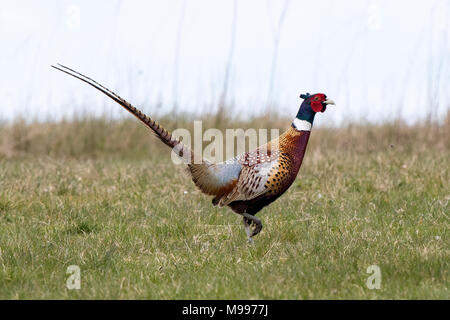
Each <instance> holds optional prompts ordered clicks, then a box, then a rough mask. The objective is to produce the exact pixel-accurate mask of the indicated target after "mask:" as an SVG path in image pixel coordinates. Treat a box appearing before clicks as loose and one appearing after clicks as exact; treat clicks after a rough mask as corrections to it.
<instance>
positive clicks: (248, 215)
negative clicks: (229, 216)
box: [242, 212, 263, 238]
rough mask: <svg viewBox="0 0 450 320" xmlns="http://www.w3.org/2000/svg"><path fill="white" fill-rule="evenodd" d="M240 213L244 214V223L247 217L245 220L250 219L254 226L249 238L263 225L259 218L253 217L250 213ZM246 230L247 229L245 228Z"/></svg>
mask: <svg viewBox="0 0 450 320" xmlns="http://www.w3.org/2000/svg"><path fill="white" fill-rule="evenodd" d="M242 215H243V216H244V223H245V219H247V221H248V220H250V221H251V222H252V223H253V224H254V225H255V228H254V229H253V231H252V233H251V235H250V238H253V237H254V236H256V235H257V234H258V233H259V232H260V231H261V229H262V227H263V225H262V223H261V220H259V219H258V218H257V217H255V216H253V215H251V214H248V213H246V212H244V213H243V214H242ZM246 231H247V229H246Z"/></svg>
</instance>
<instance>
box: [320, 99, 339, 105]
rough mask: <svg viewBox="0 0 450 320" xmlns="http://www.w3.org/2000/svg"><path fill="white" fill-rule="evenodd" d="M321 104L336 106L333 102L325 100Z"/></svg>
mask: <svg viewBox="0 0 450 320" xmlns="http://www.w3.org/2000/svg"><path fill="white" fill-rule="evenodd" d="M322 103H324V104H326V105H328V104H332V105H336V104H335V103H334V101H333V100H331V99H327V100H325V101H324V102H322Z"/></svg>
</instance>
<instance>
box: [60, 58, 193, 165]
mask: <svg viewBox="0 0 450 320" xmlns="http://www.w3.org/2000/svg"><path fill="white" fill-rule="evenodd" d="M52 67H53V68H55V69H57V70H59V71H62V72H64V73H67V74H68V75H71V76H72V77H75V78H77V79H80V80H81V81H83V82H86V83H87V84H89V85H91V86H93V87H94V88H95V89H97V90H99V91H101V92H102V93H104V94H105V95H107V96H108V97H110V98H111V99H113V100H114V101H115V102H117V103H118V104H120V105H121V106H122V107H124V108H125V109H126V110H128V111H129V112H130V113H131V114H132V115H134V116H135V117H136V118H138V119H139V120H141V121H142V122H143V123H144V124H145V125H146V126H148V127H149V128H150V129H151V130H152V131H153V132H154V133H155V135H156V136H157V137H158V138H159V140H161V141H162V142H163V143H164V144H166V145H167V146H169V147H171V148H175V147H176V148H175V149H174V150H176V152H177V153H178V155H179V156H181V157H184V158H185V159H186V160H191V159H192V158H193V152H192V150H191V149H189V148H188V147H187V146H185V145H183V144H182V143H181V142H180V141H179V140H178V139H176V138H174V137H173V136H172V134H171V133H170V132H169V131H167V130H166V129H164V128H163V127H161V126H160V125H159V124H158V123H157V122H156V121H155V120H153V119H152V118H150V117H149V116H147V115H145V114H144V113H142V111H140V110H139V109H137V108H135V107H133V106H132V105H131V104H130V103H129V102H127V101H126V100H125V99H123V98H121V97H119V96H118V95H117V94H116V93H114V92H113V91H111V90H109V89H108V88H106V87H104V86H102V85H101V84H100V83H98V82H96V81H95V80H93V79H91V78H89V77H86V76H85V75H83V74H81V73H79V72H77V71H75V70H73V69H70V68H68V67H66V66H63V65H61V64H59V63H58V66H53V65H52Z"/></svg>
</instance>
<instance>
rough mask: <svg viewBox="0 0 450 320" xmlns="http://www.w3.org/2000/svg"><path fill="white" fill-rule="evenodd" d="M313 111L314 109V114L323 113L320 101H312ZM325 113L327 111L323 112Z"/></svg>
mask: <svg viewBox="0 0 450 320" xmlns="http://www.w3.org/2000/svg"><path fill="white" fill-rule="evenodd" d="M311 109H313V111H314V112H320V111H322V109H323V106H322V101H320V100H317V101H315V100H313V101H311ZM323 111H325V110H323Z"/></svg>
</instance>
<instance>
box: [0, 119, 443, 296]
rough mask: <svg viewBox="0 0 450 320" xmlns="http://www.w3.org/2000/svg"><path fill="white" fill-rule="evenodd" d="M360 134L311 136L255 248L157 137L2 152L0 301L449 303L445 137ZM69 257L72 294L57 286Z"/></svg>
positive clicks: (265, 214) (237, 220) (266, 215)
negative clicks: (129, 148) (373, 278)
mask: <svg viewBox="0 0 450 320" xmlns="http://www.w3.org/2000/svg"><path fill="white" fill-rule="evenodd" d="M138 128H139V129H138V130H142V132H143V134H147V132H146V131H145V129H143V128H142V127H138ZM352 130H355V129H354V128H353V129H348V130H347V131H346V132H347V133H348V132H350V131H352ZM364 130H365V131H364V132H365V133H364V139H363V140H361V141H365V142H364V144H362V143H360V142H358V141H359V140H356V138H355V139H352V138H351V137H349V136H348V134H347V136H345V135H344V133H345V132H343V131H342V132H341V133H342V135H341V137H340V139H344V140H345V139H347V142H345V141H344V142H342V143H341V144H334V145H335V146H336V147H333V141H334V140H332V139H333V137H334V136H336V134H335V133H336V132H335V131H332V130H331V131H327V130H325V129H324V130H323V131H321V130H317V132H313V133H312V135H313V137H312V140H311V142H310V146H309V148H308V150H307V154H306V158H305V161H304V163H303V166H302V168H301V170H300V174H299V178H298V179H297V180H296V181H295V182H294V184H293V186H292V187H291V188H290V189H289V190H288V192H287V193H286V194H285V195H284V196H283V197H281V198H280V199H278V200H277V201H276V202H274V203H273V204H272V205H270V206H269V207H267V208H265V209H264V210H263V211H261V212H260V213H259V214H258V216H259V217H260V218H261V219H262V221H263V224H264V228H263V230H262V232H261V233H260V234H259V235H258V236H257V237H256V238H255V244H254V245H249V244H247V242H246V237H245V232H244V230H243V226H242V219H241V217H240V216H238V215H236V214H234V213H232V212H231V210H230V209H228V208H222V209H218V208H216V207H213V206H212V205H211V198H210V197H207V196H204V195H202V194H201V193H200V192H199V191H197V190H196V189H195V187H194V185H193V183H192V182H191V181H190V180H189V178H188V176H187V175H186V174H185V173H184V170H183V168H182V167H181V166H175V165H173V164H172V162H171V161H170V160H169V159H170V157H169V153H168V151H167V150H165V149H163V148H162V147H160V146H157V145H156V144H157V143H158V142H155V141H152V142H150V143H151V145H155V149H154V150H153V151H151V152H150V151H149V152H139V153H133V154H131V155H130V154H129V155H128V156H127V155H126V153H124V154H119V155H117V154H116V155H114V154H115V152H118V151H117V150H112V151H111V152H109V153H108V152H107V153H106V154H104V155H96V154H90V153H89V154H88V156H80V157H76V156H73V154H72V153H71V152H73V150H74V149H73V148H70V147H69V146H67V145H65V146H64V147H65V148H68V150H71V151H68V153H67V154H66V156H64V155H61V154H59V155H56V156H54V155H52V156H46V155H45V154H44V151H42V152H37V151H33V152H30V153H27V152H23V150H19V151H20V152H22V153H21V154H19V155H17V153H16V154H15V155H14V152H12V153H11V154H13V155H12V156H11V157H7V156H4V157H3V158H0V298H1V299H47V298H50V299H92V298H95V299H116V298H118V299H134V298H136V299H266V298H267V299H449V298H450V294H449V288H448V287H449V282H448V270H449V241H448V237H449V231H448V230H449V216H448V214H449V211H450V210H449V200H450V187H449V181H450V176H449V159H450V151H449V148H448V141H447V140H444V141H443V142H442V141H440V142H439V141H435V142H434V144H431V143H430V144H428V145H427V144H425V145H424V144H423V143H421V142H420V141H418V140H416V141H414V140H410V139H409V138H408V137H409V136H405V135H403V134H399V133H398V131H392V132H391V135H390V136H389V135H387V136H386V137H384V139H382V140H379V139H375V140H374V141H375V142H376V143H375V142H370V139H374V138H373V133H376V132H377V130H376V128H374V129H367V128H366V129H364ZM414 130H416V129H410V131H414ZM367 131H369V134H368V133H367ZM387 131H389V130H387ZM338 132H339V131H338ZM408 132H409V131H408ZM316 133H317V134H316ZM409 133H410V134H412V133H411V132H409ZM359 135H360V133H358V130H356V133H355V135H354V136H355V137H356V136H359ZM73 136H74V137H75V136H76V135H73ZM327 138H329V139H328V140H329V141H327ZM46 139H48V138H46ZM102 139H106V138H104V137H103V138H102ZM148 139H149V140H152V139H153V138H148ZM336 139H339V134H338V135H337V138H336ZM361 139H362V138H361ZM402 139H403V140H402ZM443 139H448V138H445V134H444V138H443ZM153 140H155V139H153ZM400 140H401V141H408V140H410V143H409V144H407V145H406V144H397V142H398V141H400ZM67 141H69V140H67ZM86 141H89V140H86ZM105 141H106V140H105ZM330 141H331V142H330ZM94 142H95V141H94ZM94 142H92V141H91V142H89V143H94ZM106 142H107V141H106ZM393 143H394V146H391V144H393ZM416 144H417V145H416ZM30 145H31V147H32V145H33V144H32V143H31V144H30ZM94 145H95V143H94ZM31 147H30V148H31ZM33 148H37V147H33ZM55 148H56V147H55ZM98 148H100V147H98ZM11 150H13V151H14V149H11ZM124 150H126V148H125V149H124ZM20 152H19V153H20ZM118 153H119V152H118ZM185 191H187V194H185ZM69 265H78V266H79V267H80V269H81V289H80V290H69V289H67V288H66V280H67V278H68V277H69V275H68V274H66V270H67V267H68V266H69ZM370 265H378V266H379V267H380V269H381V273H382V282H381V289H379V290H370V289H368V288H367V287H366V280H367V278H368V277H369V276H370V275H369V274H367V273H366V269H367V267H368V266H370Z"/></svg>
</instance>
